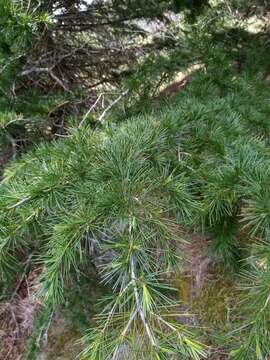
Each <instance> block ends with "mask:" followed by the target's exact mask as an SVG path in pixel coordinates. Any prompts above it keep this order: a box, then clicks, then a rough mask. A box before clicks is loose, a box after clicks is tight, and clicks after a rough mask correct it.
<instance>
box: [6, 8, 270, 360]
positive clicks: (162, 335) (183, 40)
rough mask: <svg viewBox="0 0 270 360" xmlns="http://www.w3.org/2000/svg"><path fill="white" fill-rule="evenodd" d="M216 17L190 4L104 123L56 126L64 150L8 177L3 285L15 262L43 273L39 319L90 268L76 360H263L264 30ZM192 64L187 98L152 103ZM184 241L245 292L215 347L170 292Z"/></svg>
mask: <svg viewBox="0 0 270 360" xmlns="http://www.w3.org/2000/svg"><path fill="white" fill-rule="evenodd" d="M198 3H199V2H198ZM217 3H218V2H217ZM176 5H177V2H175V3H174V6H176ZM218 5H219V4H218ZM218 5H217V6H216V7H214V6H213V7H212V8H207V9H205V12H204V13H201V11H202V5H200V6H199V5H198V4H197V6H198V7H199V9H200V11H199V12H197V11H196V12H195V15H196V16H195V17H194V13H192V14H193V16H192V17H190V13H188V22H184V20H182V21H183V24H185V26H186V27H185V29H184V30H183V27H180V29H179V28H178V27H177V26H176V25H175V23H173V24H172V25H170V26H171V27H170V34H171V36H172V38H174V46H173V47H170V48H166V51H167V52H165V50H164V49H163V51H162V52H161V53H158V54H154V53H151V54H150V55H149V54H146V55H145V57H144V58H143V59H142V60H140V61H139V62H138V63H137V64H133V67H132V71H131V72H130V73H129V74H126V75H125V77H123V79H121V80H123V84H124V86H128V87H129V94H128V97H127V99H125V100H123V101H122V102H119V104H121V106H120V105H119V107H117V106H116V109H115V111H114V112H113V113H112V114H111V116H110V115H109V116H108V117H107V118H106V121H102V122H101V121H99V120H98V119H99V117H98V116H99V113H98V114H96V116H94V117H93V119H92V120H93V123H92V122H91V121H84V122H81V117H80V116H78V117H79V120H78V121H77V120H75V125H74V119H73V123H72V121H70V119H68V120H66V119H65V121H67V123H66V130H65V134H64V135H63V138H60V139H54V138H53V139H52V138H50V139H49V140H51V141H45V140H48V139H46V137H44V136H43V137H42V139H43V140H44V141H43V142H41V143H39V144H38V145H37V146H33V145H32V147H31V149H29V150H28V151H25V153H24V154H20V156H19V157H18V159H16V160H15V161H11V162H10V163H9V165H8V166H7V167H6V169H5V171H4V175H3V180H2V182H1V187H0V238H1V241H0V279H1V286H2V288H3V289H4V288H5V287H6V284H9V283H10V282H11V281H12V280H13V279H14V278H15V277H16V274H18V272H19V270H20V269H22V267H23V265H24V263H25V258H26V257H29V258H31V264H33V265H35V266H36V265H37V264H38V266H39V268H40V269H41V273H40V274H39V276H38V283H39V287H38V291H37V296H38V297H39V299H41V301H42V302H43V303H44V304H46V306H47V307H48V308H49V309H51V308H54V307H55V306H56V305H58V304H62V303H63V301H64V299H65V294H66V290H67V288H68V289H69V290H70V289H72V286H73V285H74V281H75V279H76V276H77V275H78V274H80V273H81V272H84V271H85V269H88V268H89V267H93V268H94V269H95V271H96V272H97V274H98V278H99V280H100V281H101V282H102V283H103V284H105V285H106V286H107V288H108V295H107V296H106V297H105V299H103V300H104V303H103V311H102V312H101V313H100V314H99V315H98V316H97V317H96V319H95V326H94V327H93V328H91V329H89V330H88V331H87V332H86V334H85V336H84V337H83V339H82V342H83V344H84V350H83V351H82V352H81V354H80V355H79V357H80V358H81V359H83V360H86V359H89V360H90V359H91V360H105V359H114V360H117V359H119V360H120V359H122V358H130V359H145V360H146V359H147V360H150V359H195V360H197V359H202V358H211V359H217V358H218V357H215V352H217V353H218V349H219V347H222V349H224V351H225V352H226V356H228V357H230V358H233V359H237V360H245V359H250V360H253V359H254V360H255V359H258V360H262V359H267V358H268V357H269V356H270V344H269V326H270V318H269V296H270V295H269V294H270V293H269V283H270V268H269V266H270V249H269V236H270V188H269V176H270V151H269V134H270V128H269V127H270V126H269V116H270V104H269V90H270V84H269V79H268V78H267V76H268V74H269V71H270V61H269V58H268V56H267V55H268V54H269V45H268V42H267V39H268V38H269V33H268V30H267V28H264V29H263V30H262V31H261V32H259V33H257V34H254V33H251V32H249V31H247V29H246V28H244V27H240V26H239V24H238V19H237V21H236V22H233V20H234V21H235V19H233V20H232V19H230V16H232V13H231V12H232V11H233V10H232V9H234V6H236V7H237V6H238V7H239V11H240V9H241V11H242V7H240V5H239V4H238V3H237V2H232V4H231V5H232V8H230V7H229V12H228V10H227V8H226V7H225V8H226V11H225V10H224V8H223V7H219V6H218ZM250 6H251V5H250ZM184 7H185V6H184ZM180 8H181V7H180ZM6 9H8V8H7V7H6ZM262 9H263V10H265V9H266V8H264V7H263V4H262ZM9 10H10V9H9ZM245 10H247V9H246V8H245ZM263 10H262V13H263V12H264V11H263ZM250 11H251V10H250ZM253 13H254V12H252V14H253ZM214 15H219V17H216V18H215V16H214ZM237 15H238V16H239V13H238V14H237ZM36 19H38V21H40V20H39V19H40V18H39V17H38V18H36ZM46 19H47V18H46ZM228 19H229V20H228ZM207 21H208V28H207V29H206V25H205V24H206V23H207ZM26 22H27V19H26ZM42 22H44V19H43V20H42ZM235 24H236V25H235ZM232 25H235V27H233V26H232ZM187 65H189V66H190V65H192V66H194V65H197V66H198V67H197V68H196V69H195V70H193V73H192V75H191V76H190V77H189V81H188V83H187V85H186V86H185V88H183V89H181V90H180V91H178V92H177V93H176V94H174V95H172V96H171V97H170V98H164V97H159V96H157V94H158V92H159V91H160V87H161V86H162V85H163V84H164V83H166V82H168V80H170V79H172V78H173V77H174V76H175V74H176V73H177V71H179V70H182V69H183V68H185V67H187ZM4 80H5V79H4ZM121 84H122V83H121ZM76 91H77V89H76ZM126 93H127V92H126ZM38 94H39V93H36V96H37V97H38ZM53 94H54V96H55V98H57V96H60V97H62V96H63V98H65V101H66V96H67V95H66V94H64V95H63V94H62V93H61V92H60V95H59V89H56V90H55V93H53ZM76 94H77V93H76ZM25 96H26V95H25V92H23V94H22V95H21V97H19V99H16V100H15V101H14V103H13V104H12V112H11V111H9V112H7V111H4V112H3V113H1V119H0V120H1V124H0V125H1V129H2V130H3V131H2V133H3V137H4V138H7V139H9V137H10V131H9V130H8V129H9V126H11V125H12V126H13V125H14V123H16V124H17V123H20V121H25V117H24V116H22V115H21V118H20V116H19V112H18V111H17V109H18V108H19V107H20V106H22V104H23V103H24V102H23V101H24V99H25ZM74 96H75V95H74V94H73V95H72V94H69V95H68V101H71V99H72V97H74ZM48 98H50V99H51V95H49V97H48V94H47V95H46V101H47V102H49V100H48ZM39 99H40V98H39ZM1 101H2V103H3V108H5V109H6V107H7V106H8V105H7V101H6V99H5V96H3V99H1ZM28 101H29V100H27V102H28ZM36 105H37V104H36ZM39 105H40V104H39ZM40 108H41V111H37V115H36V116H37V117H36V119H42V116H41V114H42V106H41V107H40ZM40 108H39V109H40ZM9 109H10V108H9ZM32 110H33V109H32V108H30V109H28V111H29V116H30V117H31V111H32ZM110 110H111V109H110ZM25 113H26V111H25V109H24V114H25ZM69 115H70V114H69ZM73 116H74V113H73ZM33 118H35V116H33ZM85 119H86V120H88V118H85ZM85 119H84V120H85ZM46 121H47V119H46ZM30 123H31V126H32V127H33V131H34V130H35V125H34V123H33V122H32V120H31V122H30ZM46 124H47V123H46ZM78 124H79V126H78ZM93 124H94V125H93ZM13 131H14V129H13ZM18 131H23V132H25V131H26V130H25V128H24V127H23V128H22V129H21V130H20V128H19V130H18V128H16V134H17V133H18ZM16 136H17V135H16ZM39 142H40V139H39ZM192 233H196V234H200V235H203V236H206V237H207V239H208V244H209V245H208V254H207V255H208V257H209V259H210V260H209V261H210V262H211V264H212V265H213V268H214V270H216V269H222V272H221V274H223V273H224V274H226V276H229V277H230V278H231V279H233V280H232V281H233V282H234V283H236V284H237V285H238V287H240V288H238V295H239V301H238V299H237V300H236V302H239V303H237V304H236V306H234V309H233V311H234V314H233V318H232V321H230V324H229V326H227V327H226V328H225V326H224V329H222V330H220V329H219V330H218V331H219V334H218V335H219V340H216V339H215V341H214V340H213V339H214V337H215V336H214V335H213V333H215V331H216V329H215V326H213V328H210V329H207V331H206V330H205V329H204V324H203V323H202V322H200V320H198V321H197V322H195V323H192V322H191V321H187V320H186V318H187V317H189V316H190V314H186V313H185V310H186V307H185V306H184V305H183V303H184V299H180V302H181V303H180V304H179V301H178V300H177V292H176V289H174V287H173V282H172V278H173V277H174V275H175V274H176V273H178V274H179V273H181V271H182V263H183V262H185V260H190V259H188V256H189V254H186V253H185V247H186V243H187V238H188V234H189V235H190V234H192ZM195 246H196V244H195ZM221 276H222V275H221ZM224 276H225V275H224ZM239 284H240V286H239ZM240 300H241V301H240ZM206 306H207V304H206ZM195 325H196V326H195ZM209 333H210V335H209ZM216 338H218V336H216ZM217 342H218V344H217ZM215 346H216V348H217V351H215ZM217 356H219V355H217Z"/></svg>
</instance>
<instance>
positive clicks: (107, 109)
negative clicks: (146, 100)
mask: <svg viewBox="0 0 270 360" xmlns="http://www.w3.org/2000/svg"><path fill="white" fill-rule="evenodd" d="M127 93H128V90H125V91H124V92H122V93H121V94H120V95H119V96H118V98H116V99H115V100H114V101H113V102H112V103H111V104H110V105H109V106H108V107H107V108H106V109H105V110H104V111H103V113H102V114H101V115H100V117H99V118H98V121H100V122H102V121H103V119H104V117H105V116H106V114H107V112H108V111H109V110H110V109H111V108H112V107H113V106H114V105H115V104H117V103H118V101H120V100H121V99H122V97H124V96H125V95H127Z"/></svg>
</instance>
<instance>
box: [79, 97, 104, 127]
mask: <svg viewBox="0 0 270 360" xmlns="http://www.w3.org/2000/svg"><path fill="white" fill-rule="evenodd" d="M103 95H104V94H103V93H101V94H99V96H98V98H97V99H96V101H95V102H94V104H93V105H92V106H91V107H90V109H89V110H88V111H87V113H86V114H85V115H84V117H83V118H82V121H81V122H80V123H79V126H78V128H80V127H82V125H83V123H84V122H85V120H86V119H87V117H88V115H89V114H90V113H91V111H92V110H93V109H94V108H95V107H96V106H97V104H98V102H99V100H100V99H101V97H102V96H103Z"/></svg>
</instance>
